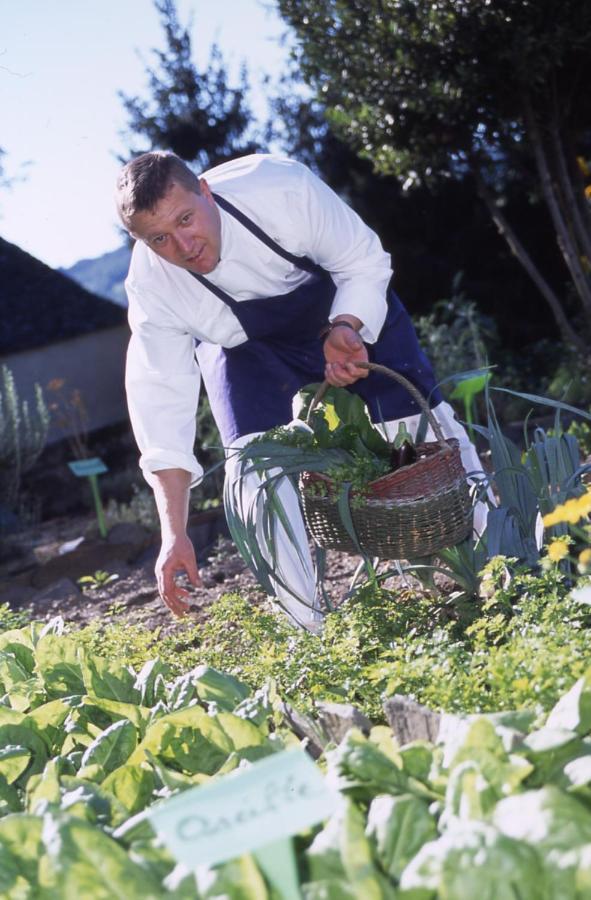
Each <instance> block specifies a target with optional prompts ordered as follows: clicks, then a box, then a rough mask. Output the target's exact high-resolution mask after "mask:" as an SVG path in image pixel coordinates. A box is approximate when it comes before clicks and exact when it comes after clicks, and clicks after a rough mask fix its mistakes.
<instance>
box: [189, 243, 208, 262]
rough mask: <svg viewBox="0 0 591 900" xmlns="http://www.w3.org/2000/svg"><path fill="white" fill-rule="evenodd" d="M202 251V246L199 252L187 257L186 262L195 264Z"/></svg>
mask: <svg viewBox="0 0 591 900" xmlns="http://www.w3.org/2000/svg"><path fill="white" fill-rule="evenodd" d="M204 249H205V246H203V247H202V248H201V249H200V250H198V251H197V253H194V254H193V256H189V257H188V258H187V260H186V262H188V263H196V262H197V260H198V259H199V257H200V256H201V254H202V253H203V251H204Z"/></svg>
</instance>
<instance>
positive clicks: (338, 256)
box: [299, 166, 392, 343]
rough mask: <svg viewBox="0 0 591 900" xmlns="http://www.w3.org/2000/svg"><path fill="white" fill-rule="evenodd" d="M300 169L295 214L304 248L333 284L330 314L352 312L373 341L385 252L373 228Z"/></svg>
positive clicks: (383, 289) (386, 266) (380, 313)
mask: <svg viewBox="0 0 591 900" xmlns="http://www.w3.org/2000/svg"><path fill="white" fill-rule="evenodd" d="M300 169H301V172H302V186H301V192H300V198H299V200H300V203H299V206H300V211H299V215H300V216H301V217H302V219H303V220H304V221H306V222H307V223H308V226H307V227H308V228H309V229H310V231H309V237H308V242H309V251H308V252H309V255H310V256H311V258H312V259H313V260H314V261H315V262H317V263H319V264H320V265H321V266H322V267H323V268H324V269H326V271H328V272H330V274H331V276H332V278H333V281H334V283H335V285H336V288H337V290H336V295H335V298H334V301H333V304H332V308H331V312H330V316H329V318H330V320H331V321H332V319H334V317H335V316H337V315H340V314H343V313H348V314H350V315H354V316H357V318H358V319H361V321H362V322H363V328H362V329H361V332H360V333H361V337H362V338H363V340H364V341H367V342H368V343H374V342H375V341H376V340H377V338H378V335H379V333H380V331H381V329H382V325H383V324H384V320H385V318H386V311H387V301H386V294H387V291H388V284H389V282H390V279H391V277H392V268H391V261H390V255H389V254H388V253H386V252H385V250H384V249H383V247H382V245H381V242H380V239H379V238H378V236H377V234H376V233H375V232H374V231H372V229H371V228H369V227H368V226H367V225H366V224H365V223H364V222H363V220H362V219H361V218H360V217H359V216H358V215H357V213H356V212H354V211H353V210H352V209H351V207H349V206H348V205H347V204H346V203H345V202H344V201H343V200H341V199H340V197H339V196H338V195H337V194H336V193H335V192H334V191H333V190H332V189H331V188H329V187H328V185H326V184H324V182H323V181H321V180H320V178H318V177H317V176H316V175H314V174H313V172H311V171H310V170H309V169H307V168H306V167H305V166H300ZM302 227H303V226H302Z"/></svg>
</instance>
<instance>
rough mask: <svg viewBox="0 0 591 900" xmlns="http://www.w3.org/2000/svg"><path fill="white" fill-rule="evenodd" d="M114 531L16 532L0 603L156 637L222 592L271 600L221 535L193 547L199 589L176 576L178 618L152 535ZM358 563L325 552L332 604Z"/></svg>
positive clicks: (48, 528) (52, 525)
mask: <svg viewBox="0 0 591 900" xmlns="http://www.w3.org/2000/svg"><path fill="white" fill-rule="evenodd" d="M134 528H135V529H136V532H135V533H133V529H134ZM222 530H223V527H222ZM85 531H86V532H87V533H88V532H90V534H89V536H87V537H85V538H84V541H81V542H80V544H79V546H78V547H75V548H74V549H73V550H69V551H67V552H63V548H64V547H67V546H68V545H70V544H72V543H74V544H75V543H76V540H79V537H78V538H77V537H76V536H77V535H82V534H84V533H85ZM114 533H115V532H113V533H110V534H109V538H112V536H113V534H114ZM116 536H117V537H118V538H123V539H124V540H122V541H121V540H119V541H118V542H117V543H112V542H110V541H107V542H105V541H101V540H99V539H98V538H97V537H96V536H93V535H92V525H91V524H89V521H88V520H84V519H77V520H76V519H71V518H70V519H67V520H55V521H54V522H48V523H46V524H44V525H43V526H41V527H39V528H38V529H36V530H35V532H34V533H29V534H21V535H16V536H14V537H13V538H12V539H11V542H10V543H11V545H12V551H11V552H8V553H6V552H5V560H4V562H3V563H2V562H0V604H2V603H8V605H9V606H10V607H11V608H12V609H14V610H19V611H22V612H26V613H27V614H28V615H29V616H30V618H31V620H41V621H47V620H49V619H51V618H53V617H54V616H58V615H59V616H61V617H62V618H63V619H64V621H65V622H68V623H71V624H73V625H75V626H78V627H83V626H85V625H88V624H89V623H90V622H93V621H96V620H99V621H106V620H107V619H108V620H109V621H113V620H116V621H118V622H120V623H121V622H129V623H130V624H131V623H133V624H141V625H143V626H145V627H146V628H149V629H156V628H158V629H160V634H161V635H168V634H174V633H175V632H176V631H178V630H179V629H180V628H185V627H186V626H187V625H190V624H197V623H199V622H201V621H204V620H206V619H207V616H208V609H209V607H210V606H211V604H212V603H213V602H214V601H215V600H217V599H218V598H219V597H221V596H222V595H223V594H228V593H236V594H240V595H241V596H242V597H245V598H247V599H248V600H249V601H250V602H252V603H254V604H266V603H268V602H269V600H268V597H267V596H266V595H265V593H264V592H263V591H262V589H261V588H260V586H259V585H258V583H257V581H256V579H255V578H254V576H253V575H252V573H251V572H250V571H249V569H248V568H247V566H246V565H245V563H244V562H243V560H242V559H241V557H240V556H239V554H238V552H237V550H236V548H235V546H234V544H233V543H232V541H231V540H230V539H229V538H228V537H227V536H224V535H223V534H222V535H218V536H217V537H215V538H214V540H213V541H211V543H210V546H209V547H208V548H206V549H201V550H200V549H199V544H197V549H198V560H199V565H200V572H201V578H202V582H203V585H202V587H199V588H193V587H192V586H191V585H190V584H189V583H188V581H187V579H186V578H183V577H179V578H178V583H179V584H180V585H182V586H183V587H186V588H187V590H188V591H189V594H190V604H191V608H190V612H189V614H188V615H187V616H186V617H184V618H182V619H181V618H176V617H175V616H173V615H172V613H171V612H170V611H169V610H168V608H167V607H166V606H165V605H164V604H163V602H162V601H161V600H160V598H159V596H158V592H157V589H156V580H155V577H154V564H155V559H156V554H157V551H158V544H157V539H156V537H155V536H154V535H151V534H149V533H148V532H145V531H144V532H143V541H142V532H141V529H140V531H139V537H138V533H137V526H128V530H127V531H126V529H125V528H123V529H122V533H120V534H119V533H118V534H117V535H116ZM6 549H7V548H6V547H5V551H6ZM60 551H61V552H60ZM15 560H16V561H15ZM19 560H20V564H19ZM358 564H359V558H358V557H356V556H350V555H348V554H344V553H336V552H329V553H328V554H327V564H326V576H325V587H326V591H327V594H328V596H329V599H330V601H331V603H332V604H333V605H334V606H337V605H338V604H339V603H340V602H341V601H342V599H343V598H344V596H345V594H346V593H347V592H348V590H349V588H350V583H351V579H352V577H353V575H354V573H355V571H356V569H357V567H358ZM98 570H100V571H103V572H107V573H109V574H111V575H114V576H115V577H114V579H113V580H112V581H110V582H109V583H107V584H104V585H100V584H93V583H90V584H88V585H86V586H84V587H82V588H81V586H80V585H79V584H78V578H79V577H81V576H83V575H93V574H94V573H96V572H97V571H98ZM396 580H398V579H396ZM391 581H392V580H391ZM391 581H390V582H389V583H388V586H389V587H390V586H393V585H392V584H391Z"/></svg>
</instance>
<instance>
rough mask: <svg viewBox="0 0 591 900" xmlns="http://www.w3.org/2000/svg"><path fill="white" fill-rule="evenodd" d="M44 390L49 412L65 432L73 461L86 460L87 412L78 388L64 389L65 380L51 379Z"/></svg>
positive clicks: (87, 454) (87, 455) (87, 451)
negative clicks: (47, 397) (47, 396)
mask: <svg viewBox="0 0 591 900" xmlns="http://www.w3.org/2000/svg"><path fill="white" fill-rule="evenodd" d="M46 390H47V391H48V393H49V394H50V401H49V411H50V413H51V417H52V419H53V421H54V422H55V424H56V425H57V427H58V428H60V429H61V430H62V431H64V432H65V434H66V437H67V441H68V446H69V447H70V450H71V452H72V455H73V457H74V459H88V457H89V456H90V452H89V449H88V423H89V419H88V410H87V409H86V404H85V403H84V400H83V399H82V394H81V392H80V391H79V390H78V388H73V389H72V390H69V388H68V389H66V380H65V378H53V379H52V380H51V381H50V382H49V383H48V385H47V387H46Z"/></svg>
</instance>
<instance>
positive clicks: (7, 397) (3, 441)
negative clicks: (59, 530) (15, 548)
mask: <svg viewBox="0 0 591 900" xmlns="http://www.w3.org/2000/svg"><path fill="white" fill-rule="evenodd" d="M48 429H49V413H48V410H47V406H46V404H45V400H44V398H43V391H42V389H41V387H40V386H39V385H38V384H36V385H35V403H34V407H33V408H32V409H31V407H30V405H29V403H28V402H27V401H26V400H23V401H22V402H21V400H20V399H19V395H18V390H17V387H16V384H15V381H14V376H13V374H12V372H11V371H10V369H9V368H8V366H6V365H3V366H2V378H1V382H0V496H1V497H2V505H3V506H5V507H6V508H7V509H8V510H14V509H15V507H16V506H17V502H18V498H19V494H20V489H21V478H22V475H23V473H24V472H26V471H27V470H28V469H30V468H31V467H32V466H33V464H34V463H35V461H36V460H37V459H38V457H39V456H40V454H41V452H42V450H43V448H44V446H45V442H46V440H47V432H48ZM0 527H1V520H0Z"/></svg>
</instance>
